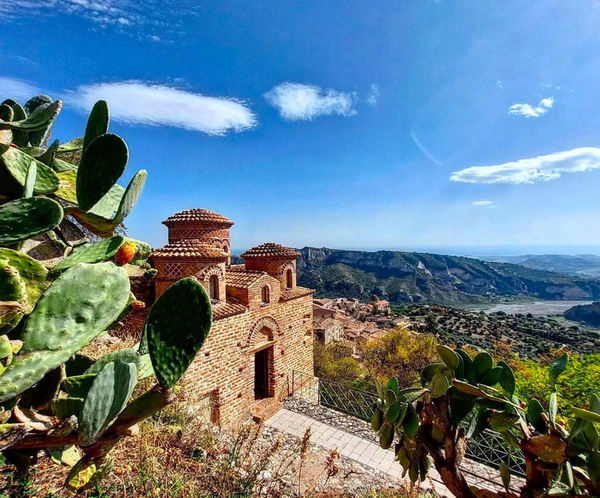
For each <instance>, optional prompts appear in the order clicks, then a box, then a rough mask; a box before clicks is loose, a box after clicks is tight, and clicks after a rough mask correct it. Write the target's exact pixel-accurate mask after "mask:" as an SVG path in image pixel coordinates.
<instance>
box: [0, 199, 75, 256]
mask: <svg viewBox="0 0 600 498" xmlns="http://www.w3.org/2000/svg"><path fill="white" fill-rule="evenodd" d="M62 219H63V209H62V207H61V206H60V204H59V203H58V202H56V201H53V200H52V199H48V198H46V197H28V198H25V199H17V200H16V201H11V202H7V203H6V204H4V205H2V206H0V244H4V245H8V244H13V243H15V242H21V241H23V240H26V239H30V238H31V237H35V236H36V235H40V234H42V233H46V232H48V231H50V230H52V229H53V228H55V227H57V226H58V224H59V223H60V222H61V221H62Z"/></svg>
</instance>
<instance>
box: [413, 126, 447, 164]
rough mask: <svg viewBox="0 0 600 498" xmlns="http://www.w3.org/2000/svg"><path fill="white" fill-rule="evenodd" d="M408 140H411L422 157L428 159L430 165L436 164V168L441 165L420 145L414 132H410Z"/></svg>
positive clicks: (440, 162)
mask: <svg viewBox="0 0 600 498" xmlns="http://www.w3.org/2000/svg"><path fill="white" fill-rule="evenodd" d="M410 138H412V139H413V142H414V143H415V145H416V146H417V147H418V148H419V150H420V151H421V152H422V153H423V155H424V156H425V157H426V158H427V159H429V160H430V161H431V162H432V163H434V164H437V165H438V166H441V165H442V161H440V160H438V159H437V158H436V157H435V156H434V155H433V154H432V153H431V152H429V151H428V150H427V149H426V148H425V146H424V145H423V144H422V143H421V141H420V140H419V138H418V137H417V135H415V132H414V131H412V130H411V132H410Z"/></svg>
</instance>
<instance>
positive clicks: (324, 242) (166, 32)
mask: <svg viewBox="0 0 600 498" xmlns="http://www.w3.org/2000/svg"><path fill="white" fill-rule="evenodd" d="M0 22H1V23H2V24H1V28H2V37H1V38H0V63H1V64H2V72H1V73H0V93H1V94H2V98H6V97H9V96H12V97H15V96H16V97H18V99H19V100H21V101H24V100H26V98H27V96H28V95H29V94H31V93H35V92H38V91H39V92H43V93H48V94H49V95H52V96H53V97H55V98H63V99H64V100H65V108H64V110H63V112H62V114H61V116H60V118H59V120H58V121H57V124H56V126H55V132H54V136H55V138H59V139H61V140H63V141H66V140H69V139H71V138H73V137H75V136H78V135H81V134H82V131H83V129H84V127H85V121H86V112H87V110H88V109H89V108H90V107H91V105H92V104H93V102H94V101H95V100H97V99H99V98H105V99H107V100H108V101H109V104H110V105H111V111H112V123H111V131H113V132H115V133H118V134H120V135H122V136H123V137H124V138H125V139H126V141H127V143H128V145H129V147H130V157H131V159H130V163H129V166H128V169H127V172H126V177H125V178H124V179H123V182H122V183H123V184H124V182H125V181H127V180H128V179H129V178H130V177H131V176H132V175H133V174H134V172H135V171H136V170H138V169H141V168H145V169H147V170H148V172H149V179H148V182H147V184H146V189H145V192H144V194H143V196H142V198H141V200H140V201H139V203H138V205H137V207H136V208H135V210H134V212H133V213H132V215H130V217H129V218H128V220H127V225H128V227H129V230H130V233H131V235H132V236H134V237H137V238H141V239H145V240H148V241H149V242H151V243H152V244H153V245H155V246H158V245H161V244H162V243H163V242H164V241H165V239H166V228H165V227H163V226H162V225H161V224H160V221H161V220H163V219H164V218H166V217H167V216H168V215H170V214H172V213H173V212H175V211H178V210H181V209H186V208H191V207H206V208H208V209H212V210H215V211H218V212H221V213H223V214H225V215H227V216H229V217H230V218H232V219H233V220H234V221H236V225H235V226H234V228H233V231H232V246H233V247H234V248H246V247H248V246H250V245H253V244H257V243H260V242H264V241H274V242H280V243H284V244H287V245H291V246H297V247H302V246H305V245H313V246H329V247H344V248H352V247H357V248H411V247H423V246H427V247H433V246H459V245H461V246H462V245H465V246H494V245H511V246H515V245H517V246H519V245H522V246H526V247H527V248H529V249H530V248H531V246H534V245H546V246H548V245H553V246H558V245H560V246H563V247H565V246H566V247H567V249H565V251H566V252H569V250H568V247H570V245H573V244H575V245H577V246H578V247H579V246H582V245H588V244H589V245H598V244H600V195H598V194H599V190H600V189H599V188H598V186H599V185H600V91H599V89H600V37H599V36H598V27H599V26H600V2H598V1H597V0H596V1H591V0H577V1H571V2H564V1H554V0H548V1H544V2H522V1H516V0H514V1H513V0H498V1H495V0H438V1H433V0H432V1H428V0H418V1H407V0H405V1H391V2H390V1H388V2H377V1H375V2H367V1H343V2H341V1H327V0H319V1H316V0H313V1H294V2H291V1H285V0H278V1H270V0H269V1H267V0H260V1H256V0H253V1H242V0H238V1H234V2H232V1H221V2H198V1H197V2H193V1H175V0H161V1H158V0H136V1H123V0H121V1H118V0H22V1H21V0H0ZM524 250H525V248H524ZM517 252H518V251H517ZM572 252H578V251H576V250H573V251H572Z"/></svg>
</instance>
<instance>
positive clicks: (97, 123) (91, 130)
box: [81, 100, 110, 151]
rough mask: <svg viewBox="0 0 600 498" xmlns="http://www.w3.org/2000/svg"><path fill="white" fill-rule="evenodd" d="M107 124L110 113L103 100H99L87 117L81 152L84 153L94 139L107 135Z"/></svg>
mask: <svg viewBox="0 0 600 498" xmlns="http://www.w3.org/2000/svg"><path fill="white" fill-rule="evenodd" d="M109 123H110V111H109V109H108V103H107V102H106V101H105V100H99V101H98V102H96V103H95V104H94V107H92V112H90V116H89V117H88V122H87V126H86V128H85V135H84V136H83V144H82V146H81V150H82V151H85V150H86V149H87V148H88V146H89V145H90V144H91V143H92V142H93V141H94V140H95V139H96V138H98V137H99V136H100V135H104V134H106V133H108V125H109Z"/></svg>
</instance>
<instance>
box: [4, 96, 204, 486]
mask: <svg viewBox="0 0 600 498" xmlns="http://www.w3.org/2000/svg"><path fill="white" fill-rule="evenodd" d="M61 107H62V103H61V102H60V101H56V102H54V101H53V100H52V99H51V98H50V97H48V96H45V95H38V96H36V97H34V98H32V99H30V100H29V101H27V102H26V103H25V104H24V105H23V106H21V105H19V103H17V102H16V101H14V100H11V99H6V100H5V101H4V102H2V103H1V104H0V115H1V116H0V118H1V119H2V120H1V121H0V452H1V453H2V454H3V455H4V456H5V458H6V459H7V460H8V461H9V462H14V463H15V464H16V465H18V466H19V469H21V470H23V468H24V467H25V468H26V467H27V465H29V463H30V462H31V461H32V458H31V454H32V451H33V452H35V450H37V449H46V450H47V452H48V453H49V454H51V455H52V458H53V461H55V462H57V464H58V465H69V466H72V467H73V468H72V469H71V472H70V473H69V476H68V477H67V479H66V482H65V486H66V487H67V488H68V489H70V490H71V491H73V492H81V491H84V490H86V489H90V488H92V487H94V486H96V485H97V484H98V482H99V481H100V480H101V479H102V478H103V477H104V476H105V475H107V473H109V472H110V470H111V459H110V455H109V454H108V453H109V452H110V450H111V448H112V447H113V446H114V445H115V444H116V443H117V442H118V441H119V440H120V439H121V438H123V437H126V436H127V435H128V434H130V432H131V431H130V429H131V427H132V426H134V425H135V424H137V423H139V422H140V421H142V420H144V419H145V418H147V417H150V416H151V415H152V414H153V413H155V412H157V411H158V410H160V409H162V408H163V407H164V406H166V405H167V404H168V403H170V402H172V400H173V395H174V393H173V392H172V391H171V389H170V388H171V387H172V386H173V385H174V384H175V383H176V382H177V380H178V379H179V378H180V377H181V375H183V373H184V372H185V370H186V369H187V367H188V366H189V364H190V363H191V361H193V359H194V357H195V355H196V352H197V351H198V349H199V348H200V346H201V345H202V343H203V341H204V340H205V338H206V335H207V334H208V332H209V329H210V325H211V317H212V315H211V313H212V312H211V305H210V301H209V300H208V297H207V296H206V292H205V291H204V288H203V287H202V285H201V284H199V283H198V282H197V281H195V280H193V281H188V279H186V280H185V281H182V282H181V283H180V284H178V285H174V286H173V288H172V290H170V291H169V292H166V293H165V294H164V295H163V296H162V297H161V299H159V300H158V301H157V303H156V305H155V308H156V309H154V308H153V309H152V310H151V312H150V314H149V317H151V318H149V321H148V324H147V326H146V327H145V329H146V333H147V335H148V336H149V337H150V341H149V342H150V349H151V352H150V353H148V352H147V351H145V350H144V348H143V347H138V348H132V349H122V350H118V351H114V352H112V353H110V354H108V355H106V356H105V357H102V358H99V359H97V360H95V361H94V360H93V359H91V358H89V357H87V356H85V355H84V354H82V352H81V350H82V349H83V348H84V347H85V346H87V345H88V344H89V343H90V342H91V341H93V340H94V339H95V338H96V337H98V336H99V335H100V334H102V333H104V332H106V331H110V330H111V329H112V327H114V326H115V324H116V323H118V321H119V320H122V319H123V318H124V317H126V316H127V314H128V313H129V312H130V311H131V310H132V309H134V308H135V309H140V308H141V307H143V306H144V303H142V302H141V301H138V300H137V299H136V297H135V296H134V295H133V294H132V293H131V291H130V283H129V277H128V274H129V273H128V270H131V264H136V265H141V266H143V267H144V268H146V277H147V279H148V280H151V279H152V278H153V277H154V275H155V274H156V270H152V269H148V268H150V267H149V265H148V263H147V262H146V260H147V258H148V257H149V256H150V253H151V248H150V246H149V245H148V244H147V243H145V242H142V241H138V240H134V239H130V238H128V237H123V236H121V235H117V236H115V235H114V232H115V230H116V228H117V227H119V226H120V224H121V223H122V222H123V220H124V219H125V217H126V216H127V215H129V213H130V212H131V211H132V209H133V208H134V206H135V203H136V201H137V199H138V198H139V196H140V194H141V192H142V189H143V187H144V184H145V182H146V177H147V173H146V171H145V170H141V171H138V172H137V173H136V174H135V175H134V176H133V178H132V180H131V181H130V182H129V185H128V186H127V188H124V187H123V186H121V185H119V184H117V181H118V179H119V178H120V176H121V174H122V173H123V171H124V169H125V167H126V164H127V159H128V149H127V145H126V144H125V142H124V140H123V139H122V138H120V137H118V136H117V135H112V134H110V133H108V126H109V110H108V104H107V103H106V102H103V101H101V102H99V103H97V104H96V105H95V106H94V109H93V111H92V113H91V115H90V119H89V121H88V125H87V127H86V132H85V137H84V138H79V139H75V140H72V141H71V142H68V143H66V144H62V145H61V144H60V142H59V141H58V140H55V141H54V142H52V145H51V146H50V147H48V148H44V147H42V144H44V143H47V140H48V136H49V133H50V132H51V129H52V123H53V121H54V119H55V118H56V116H57V115H58V113H59V112H60V110H61ZM82 149H83V152H82V156H81V161H80V163H79V164H74V162H73V160H72V159H73V157H75V156H73V155H72V154H73V153H74V152H77V151H81V150H82ZM76 162H77V161H75V163H76ZM77 222H79V224H80V225H83V226H84V227H85V228H88V229H89V230H90V231H92V232H93V233H94V234H95V235H99V236H101V237H102V238H103V240H100V241H98V242H96V243H94V244H91V243H89V240H88V238H86V237H85V235H84V233H83V232H82V231H81V229H80V227H78V226H77ZM40 243H46V244H52V246H53V247H55V248H56V250H57V251H59V253H60V255H59V257H58V258H56V259H55V260H47V259H44V262H45V263H46V265H45V264H44V262H42V261H38V260H36V259H33V258H32V257H31V255H34V254H39V251H38V250H37V249H38V246H37V244H40ZM47 261H50V262H51V263H48V262H47ZM138 271H139V269H138ZM164 314H166V315H164ZM145 343H146V341H144V344H145ZM155 371H156V377H157V380H155V381H154V386H153V387H152V388H150V389H149V390H148V391H147V392H145V393H143V394H141V395H140V396H139V397H135V398H134V399H132V394H133V392H134V390H135V387H136V386H137V384H138V381H139V380H140V379H143V378H147V377H154V376H155ZM61 448H62V450H61Z"/></svg>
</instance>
